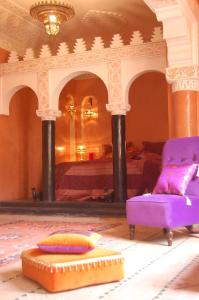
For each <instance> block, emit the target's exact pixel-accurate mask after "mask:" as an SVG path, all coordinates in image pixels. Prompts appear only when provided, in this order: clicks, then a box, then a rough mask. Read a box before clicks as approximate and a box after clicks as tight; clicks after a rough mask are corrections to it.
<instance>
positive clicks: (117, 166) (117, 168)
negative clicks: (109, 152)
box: [112, 115, 127, 202]
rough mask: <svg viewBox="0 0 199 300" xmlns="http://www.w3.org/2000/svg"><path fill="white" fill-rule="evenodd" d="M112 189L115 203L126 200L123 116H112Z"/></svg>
mask: <svg viewBox="0 0 199 300" xmlns="http://www.w3.org/2000/svg"><path fill="white" fill-rule="evenodd" d="M112 143H113V188H114V200H115V202H125V201H126V200H127V183H126V182H127V179H126V178H127V175H126V155H125V151H126V150H125V116H124V115H113V116H112Z"/></svg>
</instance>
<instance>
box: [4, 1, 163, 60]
mask: <svg viewBox="0 0 199 300" xmlns="http://www.w3.org/2000/svg"><path fill="white" fill-rule="evenodd" d="M64 2H67V1H64ZM34 3H35V2H34V1H33V0H0V47H1V48H4V49H7V50H16V51H18V53H19V54H20V55H22V54H23V53H24V51H25V49H26V48H33V49H35V50H36V52H38V51H39V49H40V48H41V45H42V44H49V45H50V47H51V49H52V52H54V53H55V52H56V50H57V47H58V45H59V43H60V42H66V43H67V44H68V45H69V47H70V49H71V50H72V49H73V47H74V44H75V40H76V39H77V38H83V39H85V41H86V43H87V48H88V49H89V47H90V46H91V44H92V42H93V39H94V37H96V36H101V37H102V38H103V40H104V43H105V46H108V45H109V44H110V41H111V39H112V36H113V34H116V33H120V34H121V36H122V38H123V40H124V42H125V43H128V41H129V39H130V36H131V34H132V32H133V31H134V30H140V31H141V32H142V33H143V37H144V40H149V39H150V36H151V33H152V30H153V28H154V27H155V26H161V24H160V23H159V22H157V20H156V17H155V15H154V14H153V12H152V11H151V10H150V9H149V8H148V7H147V6H146V4H145V3H144V1H143V0H70V3H71V4H72V5H73V7H74V9H75V17H74V18H73V19H71V20H70V21H68V22H66V23H64V24H62V26H61V30H60V33H59V34H58V35H57V36H56V37H50V36H48V35H47V34H46V33H45V30H44V27H43V25H42V24H41V23H40V22H38V21H36V20H34V19H33V18H32V17H31V16H30V14H29V8H30V6H31V5H33V4H34Z"/></svg>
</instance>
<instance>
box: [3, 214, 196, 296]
mask: <svg viewBox="0 0 199 300" xmlns="http://www.w3.org/2000/svg"><path fill="white" fill-rule="evenodd" d="M40 218H41V217H40ZM11 219H12V216H11ZM12 221H13V220H12ZM25 221H26V220H23V222H25ZM33 221H35V220H33ZM46 221H47V220H46ZM2 222H4V223H6V222H5V220H3V221H1V225H3V224H2ZM56 222H57V224H59V222H63V220H61V218H60V219H59V220H57V221H56ZM68 222H69V223H70V221H69V220H67V222H66V223H68ZM33 223H34V222H33ZM44 223H45V224H47V223H46V222H44ZM48 223H49V224H50V227H48V228H47V229H45V230H46V231H45V232H44V231H43V233H45V234H46V233H47V231H48V232H49V231H51V230H53V231H54V229H55V228H54V227H53V228H52V227H51V223H50V222H49V220H48ZM72 223H73V224H75V223H77V224H79V223H80V224H81V226H85V227H86V226H93V225H92V224H94V226H95V227H93V228H95V230H96V229H98V230H100V229H101V231H100V233H101V234H102V239H101V240H100V241H99V246H103V247H108V248H110V249H113V250H118V251H121V253H122V254H123V256H124V258H125V278H124V279H123V280H122V281H119V282H113V283H108V284H102V285H96V286H89V287H84V288H80V289H76V290H71V291H66V292H61V293H48V292H47V291H46V290H45V289H43V288H42V287H41V286H40V285H39V284H37V283H36V282H33V281H31V280H29V279H27V278H24V277H23V276H22V273H21V262H20V260H17V261H16V262H13V263H10V264H5V265H4V266H3V267H2V268H0V298H1V300H46V299H52V300H65V299H67V300H87V299H91V300H121V299H125V300H132V299H133V300H198V299H199V235H198V234H196V235H193V234H189V233H188V232H187V231H186V229H184V228H178V229H177V230H175V232H174V242H173V245H172V247H169V246H167V242H166V240H165V238H164V236H163V234H162V231H161V230H160V229H158V228H150V227H142V226H138V227H137V228H136V239H135V240H134V241H131V240H129V233H128V226H127V224H126V220H125V218H117V219H109V218H98V219H95V218H76V219H75V218H72V219H71V224H72ZM9 224H11V223H9V222H7V225H5V226H4V228H6V227H8V225H9ZM19 224H22V222H21V221H20V222H18V225H19ZM24 224H25V223H24ZM26 224H29V222H27V223H26ZM40 224H42V222H41V223H40ZM62 225H63V224H62ZM62 225H61V226H62ZM9 226H10V225H9ZM46 226H47V225H46ZM59 226H60V225H59ZM72 226H73V225H72ZM22 227H23V226H22ZM43 227H45V226H43ZM43 227H42V226H39V227H37V231H40V230H41V229H42V228H43ZM42 230H44V229H42ZM27 233H29V236H34V234H33V231H32V228H31V222H30V224H29V227H27ZM12 234H13V235H12V236H13V238H14V236H15V234H17V233H16V232H15V231H14V227H13V232H12ZM12 236H10V237H12ZM23 243H24V244H23V246H24V245H25V243H26V241H25V240H24V241H23ZM1 250H2V248H1Z"/></svg>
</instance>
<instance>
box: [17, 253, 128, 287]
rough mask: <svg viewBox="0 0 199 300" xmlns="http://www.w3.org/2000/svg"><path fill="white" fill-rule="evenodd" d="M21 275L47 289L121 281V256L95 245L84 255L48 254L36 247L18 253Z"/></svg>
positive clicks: (122, 269) (122, 267)
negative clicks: (20, 261) (20, 260)
mask: <svg viewBox="0 0 199 300" xmlns="http://www.w3.org/2000/svg"><path fill="white" fill-rule="evenodd" d="M21 259H22V272H23V275H24V276H26V277H28V278H30V279H32V280H34V281H36V282H38V283H40V284H41V285H42V286H43V287H44V288H46V289H47V290H48V291H50V292H58V291H64V290H70V289H75V288H79V287H84V286H88V285H93V284H100V283H106V282H112V281H117V280H121V279H122V278H123V277H124V259H123V256H122V255H121V254H120V253H119V252H116V251H113V250H109V249H105V248H95V249H94V250H92V251H90V252H87V253H84V254H52V253H46V252H43V251H42V250H40V249H38V248H33V249H28V250H25V251H23V252H22V254H21Z"/></svg>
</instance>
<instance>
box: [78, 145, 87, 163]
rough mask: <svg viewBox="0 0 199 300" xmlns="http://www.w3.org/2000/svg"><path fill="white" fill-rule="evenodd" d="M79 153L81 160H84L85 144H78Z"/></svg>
mask: <svg viewBox="0 0 199 300" xmlns="http://www.w3.org/2000/svg"><path fill="white" fill-rule="evenodd" d="M77 153H78V154H80V160H84V155H85V153H86V146H85V145H78V146H77Z"/></svg>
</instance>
